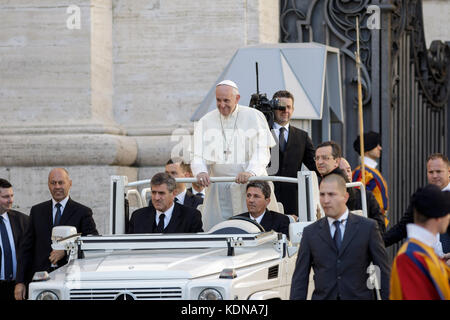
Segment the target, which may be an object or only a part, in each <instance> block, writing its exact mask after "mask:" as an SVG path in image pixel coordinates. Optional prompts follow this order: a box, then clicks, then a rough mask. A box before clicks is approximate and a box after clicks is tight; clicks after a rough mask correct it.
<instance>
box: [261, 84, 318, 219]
mask: <svg viewBox="0 0 450 320" xmlns="http://www.w3.org/2000/svg"><path fill="white" fill-rule="evenodd" d="M273 98H278V99H279V101H280V105H282V106H285V107H286V109H285V110H284V111H282V110H275V111H274V116H275V119H274V120H275V122H274V124H273V126H272V128H271V130H272V133H273V134H274V135H275V138H276V139H277V141H278V144H277V147H278V149H277V150H278V156H279V158H278V161H276V156H275V157H274V152H275V151H274V150H272V159H271V164H270V168H269V170H270V169H271V168H273V170H277V171H276V173H274V172H273V171H272V172H270V174H271V175H275V176H283V177H294V178H297V172H298V171H300V170H301V168H302V163H303V164H304V165H305V166H306V167H307V168H308V169H309V170H311V171H316V165H315V162H314V146H313V143H312V141H311V139H310V138H309V136H308V133H307V132H306V131H303V130H301V129H298V128H296V127H294V126H292V125H291V124H290V123H289V121H290V120H291V117H292V114H293V112H294V96H293V95H292V94H291V93H290V92H289V91H285V90H281V91H277V92H276V93H275V94H274V95H273ZM274 186H275V196H276V198H277V201H279V202H281V203H282V204H283V207H284V213H285V214H293V215H296V216H298V201H297V198H298V197H297V194H298V191H297V189H298V186H297V185H296V184H293V183H282V182H274Z"/></svg>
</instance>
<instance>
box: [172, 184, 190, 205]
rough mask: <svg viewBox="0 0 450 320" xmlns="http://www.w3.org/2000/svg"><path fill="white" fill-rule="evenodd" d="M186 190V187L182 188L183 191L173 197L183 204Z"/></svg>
mask: <svg viewBox="0 0 450 320" xmlns="http://www.w3.org/2000/svg"><path fill="white" fill-rule="evenodd" d="M186 192H187V190H186V188H184V190H183V192H181V193H179V194H177V195H176V196H175V198H177V199H178V203H179V204H184V198H186Z"/></svg>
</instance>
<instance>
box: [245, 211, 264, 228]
mask: <svg viewBox="0 0 450 320" xmlns="http://www.w3.org/2000/svg"><path fill="white" fill-rule="evenodd" d="M265 214H266V211H264V212H263V213H262V214H261V215H260V216H259V217H257V218H254V217H253V216H252V214H251V213H250V212H249V213H248V215H249V217H250V219H252V220H255V221H256V222H258V223H259V224H261V220H262V219H263V218H264V215H265ZM266 231H267V230H266Z"/></svg>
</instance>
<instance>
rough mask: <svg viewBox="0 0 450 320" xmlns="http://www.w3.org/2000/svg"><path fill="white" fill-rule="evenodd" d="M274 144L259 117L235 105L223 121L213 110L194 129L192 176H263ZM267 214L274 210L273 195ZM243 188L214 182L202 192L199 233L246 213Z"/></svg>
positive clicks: (258, 114) (275, 207) (276, 208)
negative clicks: (202, 174) (200, 228)
mask: <svg viewBox="0 0 450 320" xmlns="http://www.w3.org/2000/svg"><path fill="white" fill-rule="evenodd" d="M275 145H276V142H275V140H274V138H273V136H272V133H271V132H270V130H269V126H268V124H267V121H266V118H265V117H264V115H263V113H262V112H260V111H258V110H256V109H254V108H249V107H244V106H240V105H237V106H236V108H235V110H234V111H233V113H232V114H230V115H229V116H228V117H224V116H222V115H221V114H220V112H219V110H217V109H215V110H213V111H211V112H209V113H207V114H206V115H204V116H203V117H202V118H201V119H200V120H199V121H198V122H197V123H196V124H195V129H194V157H193V160H192V162H191V168H192V172H193V174H194V176H197V174H199V173H200V172H208V173H209V175H210V176H211V177H230V176H232V177H236V176H237V175H238V174H239V173H240V172H244V171H245V172H251V173H253V174H254V175H256V176H266V175H267V171H266V167H267V165H268V164H269V162H270V148H271V147H273V146H275ZM270 184H271V188H272V194H271V202H270V204H269V210H274V211H277V210H278V206H277V202H276V199H275V195H274V192H273V184H272V183H270ZM245 188H246V185H245V184H237V183H235V182H232V183H230V182H226V183H222V182H215V183H212V184H211V185H210V186H209V187H208V188H207V190H206V195H205V201H204V204H203V212H202V220H203V229H204V230H205V231H208V230H209V229H210V228H211V227H212V226H214V225H216V224H217V223H219V222H221V221H224V220H227V219H228V218H230V217H231V216H233V215H236V214H240V213H244V212H247V211H248V210H247V205H246V192H245Z"/></svg>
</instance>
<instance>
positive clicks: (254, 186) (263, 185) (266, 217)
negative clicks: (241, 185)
mask: <svg viewBox="0 0 450 320" xmlns="http://www.w3.org/2000/svg"><path fill="white" fill-rule="evenodd" d="M246 190H247V191H246V195H247V198H246V201H247V209H248V212H245V213H242V214H240V216H244V217H248V218H250V219H252V220H255V221H256V222H258V223H259V224H260V225H261V226H262V227H263V228H264V230H266V231H271V230H274V231H276V232H281V233H284V234H285V235H286V236H288V237H289V218H288V217H287V216H285V215H284V214H281V213H278V212H274V211H270V210H267V206H268V205H269V203H270V192H271V190H270V186H269V184H268V183H267V182H266V181H252V182H250V183H249V184H247V188H246Z"/></svg>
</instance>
